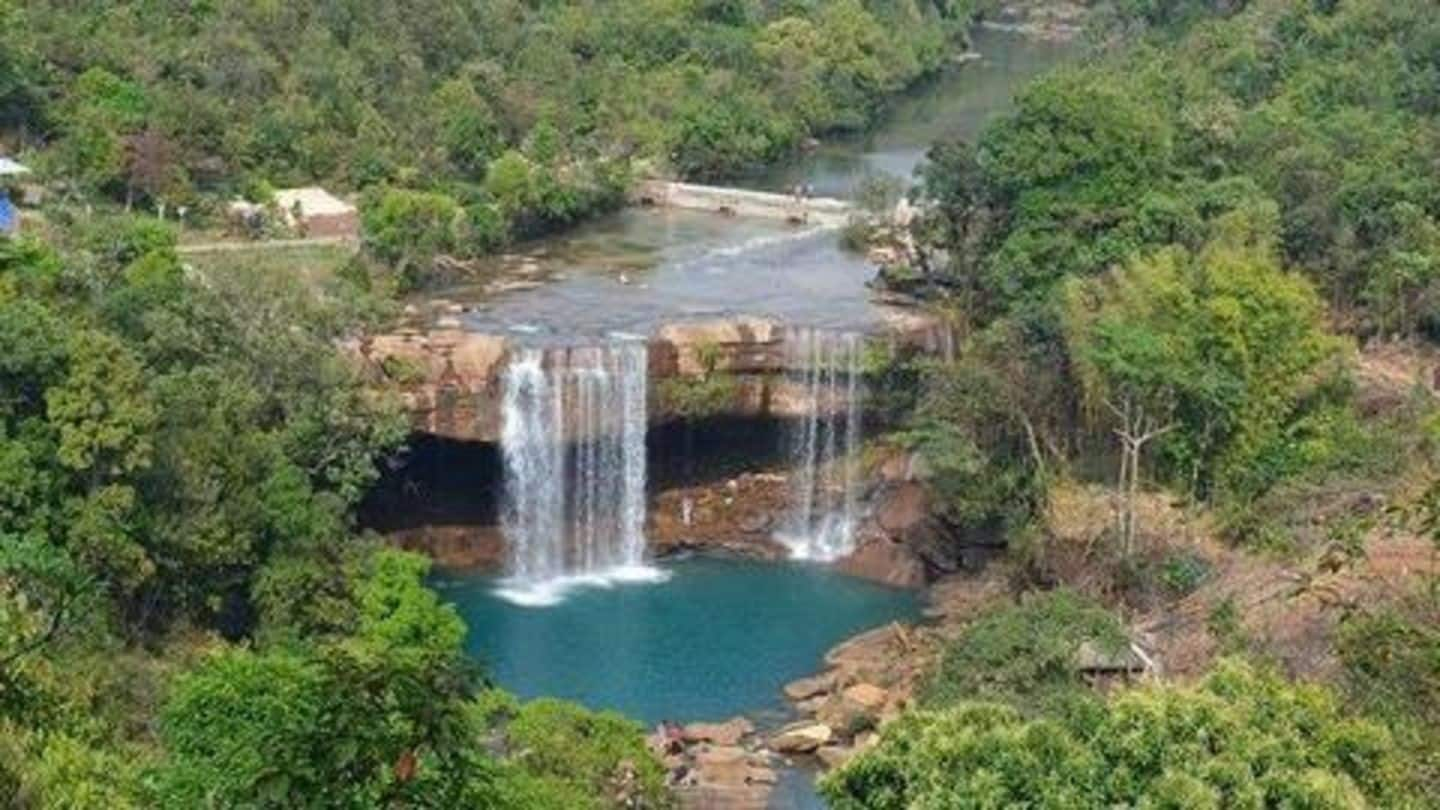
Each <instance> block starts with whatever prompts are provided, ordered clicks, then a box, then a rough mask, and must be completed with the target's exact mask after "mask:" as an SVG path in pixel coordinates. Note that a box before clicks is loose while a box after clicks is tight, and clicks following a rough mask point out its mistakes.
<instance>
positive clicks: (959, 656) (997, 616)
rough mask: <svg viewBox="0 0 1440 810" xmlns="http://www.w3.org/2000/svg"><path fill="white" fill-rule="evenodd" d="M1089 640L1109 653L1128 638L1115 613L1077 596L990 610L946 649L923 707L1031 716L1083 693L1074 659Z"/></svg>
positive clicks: (1056, 595) (1046, 596)
mask: <svg viewBox="0 0 1440 810" xmlns="http://www.w3.org/2000/svg"><path fill="white" fill-rule="evenodd" d="M1087 641H1088V642H1092V643H1095V644H1099V645H1100V646H1101V648H1102V649H1105V650H1107V651H1113V650H1117V649H1119V648H1120V647H1121V645H1123V644H1124V642H1125V635H1124V632H1123V631H1122V629H1121V626H1120V622H1119V620H1118V619H1117V618H1116V617H1115V615H1114V614H1112V613H1110V612H1109V611H1108V610H1106V609H1105V608H1103V607H1101V606H1100V605H1098V604H1096V603H1095V602H1092V601H1090V600H1089V599H1087V598H1085V597H1083V596H1080V595H1079V594H1076V593H1074V592H1072V591H1066V590H1058V591H1050V592H1046V593H1037V594H1031V595H1030V596H1028V597H1027V598H1025V599H1024V600H1023V601H1021V602H1020V603H1019V604H1014V605H1005V606H1003V607H999V608H995V609H993V610H991V611H990V612H989V613H987V614H985V615H984V616H982V617H980V618H979V619H977V620H976V621H975V622H974V623H973V624H971V625H970V626H969V627H967V628H966V629H965V631H964V633H962V634H961V635H960V637H959V638H957V639H956V640H955V641H953V642H952V643H951V644H950V645H949V646H947V647H946V648H945V650H944V652H943V654H942V655H941V658H940V664H939V666H938V667H937V669H936V671H935V672H934V674H933V675H932V676H931V677H930V680H929V683H928V684H926V687H925V689H924V691H923V694H922V698H923V702H924V704H925V705H927V706H932V707H934V706H944V705H948V704H952V703H956V702H958V701H961V700H995V701H1002V702H1006V703H1011V704H1014V705H1016V706H1023V707H1026V709H1027V710H1034V709H1037V708H1040V707H1043V706H1049V705H1052V704H1053V703H1056V702H1058V701H1063V700H1065V699H1067V698H1070V697H1074V696H1076V695H1079V694H1083V692H1082V691H1081V690H1083V689H1084V688H1085V687H1084V682H1083V681H1081V679H1080V676H1079V673H1078V672H1077V671H1076V668H1075V654H1076V652H1077V651H1078V649H1079V647H1080V645H1081V644H1082V643H1085V642H1087Z"/></svg>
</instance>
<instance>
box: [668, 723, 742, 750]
mask: <svg viewBox="0 0 1440 810" xmlns="http://www.w3.org/2000/svg"><path fill="white" fill-rule="evenodd" d="M754 731H755V724H754V723H751V722H750V721H749V720H747V719H745V718H744V717H732V718H731V719H729V720H727V721H725V722H724V723H690V724H689V725H687V726H685V727H684V728H683V729H682V730H681V738H682V739H683V740H684V741H685V742H687V743H714V744H715V745H721V746H734V745H739V744H740V741H741V740H742V739H744V738H745V737H746V736H747V735H749V734H751V733H752V732H754Z"/></svg>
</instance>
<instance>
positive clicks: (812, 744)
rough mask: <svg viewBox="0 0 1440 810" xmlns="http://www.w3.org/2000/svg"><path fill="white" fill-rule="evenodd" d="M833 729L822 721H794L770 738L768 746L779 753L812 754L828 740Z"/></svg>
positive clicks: (831, 735)
mask: <svg viewBox="0 0 1440 810" xmlns="http://www.w3.org/2000/svg"><path fill="white" fill-rule="evenodd" d="M834 736H835V731H834V730H833V729H831V728H830V727H829V726H827V725H825V724H824V723H813V722H807V723H796V724H793V725H790V726H786V727H785V728H783V729H781V730H780V731H779V732H778V733H777V734H775V736H773V737H771V738H770V747H771V748H772V749H774V750H775V751H777V752H779V753H781V754H812V753H814V752H815V750H816V749H818V748H819V747H820V746H822V745H824V744H826V743H828V742H830V740H831V739H832V738H833V737H834Z"/></svg>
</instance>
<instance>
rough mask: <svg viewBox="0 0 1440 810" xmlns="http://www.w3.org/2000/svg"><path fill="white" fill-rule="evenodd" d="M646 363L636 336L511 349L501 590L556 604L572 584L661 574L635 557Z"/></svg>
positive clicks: (640, 541) (641, 504) (640, 548)
mask: <svg viewBox="0 0 1440 810" xmlns="http://www.w3.org/2000/svg"><path fill="white" fill-rule="evenodd" d="M647 365H648V355H647V351H646V346H645V343H644V342H641V341H623V342H615V343H610V344H606V345H604V346H596V347H584V348H567V349H550V350H545V349H536V348H525V349H517V350H516V351H515V353H514V355H513V356H512V357H511V359H510V363H509V365H508V366H507V368H506V369H505V374H504V378H503V383H504V386H505V392H504V398H503V412H502V424H501V432H500V445H501V451H502V455H503V457H504V464H505V498H504V504H505V506H504V512H503V515H502V528H503V529H504V532H505V537H506V542H507V546H508V551H509V564H508V570H507V574H508V576H507V578H506V580H505V582H504V585H503V587H502V588H501V590H500V591H499V593H500V595H501V596H504V597H505V598H508V599H510V600H512V601H514V602H517V603H520V604H529V605H545V604H553V603H555V602H557V601H559V600H560V599H561V598H562V597H563V595H564V591H565V590H567V589H568V588H570V587H572V586H574V585H578V584H597V585H607V584H611V583H613V582H616V581H630V580H653V579H656V578H658V577H659V576H660V572H658V571H656V570H655V569H650V568H647V567H645V565H644V558H645V431H646V429H647V427H648V423H647V410H646V401H645V398H646V385H647V382H648V380H647Z"/></svg>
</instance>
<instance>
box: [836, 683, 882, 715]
mask: <svg viewBox="0 0 1440 810" xmlns="http://www.w3.org/2000/svg"><path fill="white" fill-rule="evenodd" d="M842 695H843V696H844V698H845V701H846V702H847V703H851V704H853V705H855V706H856V707H858V708H861V709H864V710H865V711H870V712H878V711H880V709H882V708H884V706H885V704H886V703H887V702H889V700H890V693H889V692H886V691H885V690H884V689H881V688H880V687H878V686H876V685H875V684H873V683H857V684H855V685H854V686H851V687H849V688H848V689H846V690H845V691H844V692H843V693H842Z"/></svg>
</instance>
